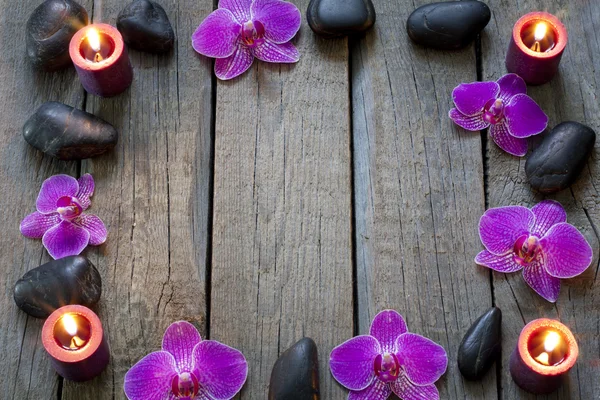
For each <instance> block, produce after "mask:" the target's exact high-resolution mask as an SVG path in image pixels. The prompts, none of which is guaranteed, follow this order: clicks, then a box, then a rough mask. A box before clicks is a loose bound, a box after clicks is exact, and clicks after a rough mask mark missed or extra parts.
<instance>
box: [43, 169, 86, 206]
mask: <svg viewBox="0 0 600 400" xmlns="http://www.w3.org/2000/svg"><path fill="white" fill-rule="evenodd" d="M78 191H79V184H78V183H77V179H75V178H73V177H72V176H69V175H54V176H52V177H50V178H48V179H46V180H45V181H44V183H42V188H41V189H40V194H39V195H38V198H37V201H36V208H37V210H38V211H39V212H41V213H42V214H50V213H53V212H56V208H57V206H56V203H57V202H58V199H60V198H61V197H64V196H75V195H76V194H77V192H78Z"/></svg>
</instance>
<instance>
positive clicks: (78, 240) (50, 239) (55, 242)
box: [42, 221, 90, 260]
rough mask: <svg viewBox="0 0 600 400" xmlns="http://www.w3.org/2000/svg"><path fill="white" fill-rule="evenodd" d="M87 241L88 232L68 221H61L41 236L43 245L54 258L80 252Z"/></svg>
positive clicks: (88, 239)
mask: <svg viewBox="0 0 600 400" xmlns="http://www.w3.org/2000/svg"><path fill="white" fill-rule="evenodd" d="M89 241H90V233H89V232H88V231H87V230H85V229H83V228H81V227H79V226H77V225H75V224H73V223H71V222H69V221H62V222H61V223H60V224H58V225H56V226H55V227H53V228H51V229H49V230H48V231H47V232H46V233H45V234H44V236H43V237H42V243H43V244H44V247H46V250H48V253H49V254H50V256H52V258H54V259H55V260H58V259H59V258H64V257H67V256H76V255H79V254H81V252H82V251H83V249H85V248H86V246H87V245H88V243H89Z"/></svg>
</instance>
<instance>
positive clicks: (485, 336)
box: [458, 307, 502, 380]
mask: <svg viewBox="0 0 600 400" xmlns="http://www.w3.org/2000/svg"><path fill="white" fill-rule="evenodd" d="M501 326H502V312H501V311H500V309H499V308H496V307H492V308H490V309H489V310H488V311H487V312H486V313H485V314H483V315H482V316H481V317H479V318H478V319H477V321H475V322H474V323H473V325H471V327H470V328H469V330H468V331H467V333H466V335H465V337H464V338H463V340H462V342H461V344H460V347H459V348H458V369H459V370H460V373H461V374H462V375H463V376H464V377H465V378H466V379H469V380H479V379H481V378H483V376H484V375H485V373H486V372H487V371H488V370H489V369H490V367H491V366H492V364H494V361H496V358H497V356H498V354H499V352H500V347H501V343H500V329H501Z"/></svg>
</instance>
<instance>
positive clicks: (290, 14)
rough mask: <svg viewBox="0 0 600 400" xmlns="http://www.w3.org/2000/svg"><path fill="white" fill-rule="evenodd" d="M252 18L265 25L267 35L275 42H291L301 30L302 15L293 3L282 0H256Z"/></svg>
mask: <svg viewBox="0 0 600 400" xmlns="http://www.w3.org/2000/svg"><path fill="white" fill-rule="evenodd" d="M251 11H252V19H253V20H255V21H260V22H261V23H262V24H263V26H264V27H265V37H266V38H267V39H269V40H271V41H273V42H274V43H277V44H282V43H286V42H289V41H290V40H291V39H292V38H293V37H294V36H295V35H296V33H298V30H300V25H301V23H302V15H301V14H300V10H298V7H296V6H295V5H294V4H292V3H288V2H287V1H281V0H254V1H253V2H252V7H251Z"/></svg>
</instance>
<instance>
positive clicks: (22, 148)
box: [0, 0, 91, 400]
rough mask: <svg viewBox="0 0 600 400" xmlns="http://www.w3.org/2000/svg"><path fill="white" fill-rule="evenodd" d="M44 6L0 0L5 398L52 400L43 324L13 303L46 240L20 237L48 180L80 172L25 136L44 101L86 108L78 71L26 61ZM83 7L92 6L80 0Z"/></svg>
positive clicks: (1, 361) (1, 383) (54, 382)
mask: <svg viewBox="0 0 600 400" xmlns="http://www.w3.org/2000/svg"><path fill="white" fill-rule="evenodd" d="M39 3H40V2H39V1H34V0H27V1H19V2H16V3H15V2H12V1H8V0H0V7H1V8H2V13H0V37H2V38H3V40H2V41H0V54H2V57H0V80H1V81H2V84H1V85H0V104H2V112H1V113H0V154H1V156H0V191H1V192H2V196H1V197H0V218H1V219H2V221H3V227H4V230H3V234H2V235H1V236H0V245H1V247H2V249H3V250H2V253H1V254H0V264H2V265H3V272H2V274H0V287H2V295H1V296H0V365H1V366H2V367H1V371H2V372H1V373H0V376H2V378H0V393H2V394H1V395H0V397H2V398H3V399H19V400H20V399H46V398H54V397H56V392H57V390H58V387H59V378H58V377H57V375H56V374H55V373H54V371H53V370H52V367H51V366H50V362H49V360H48V358H47V356H46V353H45V351H44V349H43V347H42V344H41V340H40V335H41V329H42V325H43V322H44V321H43V320H38V319H35V318H31V317H28V316H27V315H26V314H25V313H23V312H21V311H20V310H19V309H18V308H17V307H16V306H15V303H14V301H13V298H12V293H13V287H14V284H15V282H16V281H17V279H19V278H20V277H21V276H22V275H23V274H24V273H25V272H27V271H29V270H30V269H32V268H35V267H37V266H39V265H40V264H42V263H45V262H47V261H50V256H49V255H48V253H47V252H46V250H45V249H44V248H43V246H42V243H41V241H39V240H30V239H26V238H24V237H23V236H21V234H20V232H19V223H20V222H21V220H22V219H23V218H24V217H25V216H26V215H27V214H29V213H31V212H33V211H34V210H35V200H36V198H37V195H38V192H39V190H40V187H41V184H42V182H43V181H44V180H45V179H46V178H48V177H50V176H52V175H54V174H57V173H66V174H71V175H75V174H76V172H77V163H76V162H59V161H56V160H54V159H52V158H50V157H45V156H43V155H42V153H40V152H38V151H37V150H34V149H33V148H31V147H30V146H29V145H28V144H27V143H26V142H25V140H24V139H23V136H22V134H21V132H22V128H23V124H24V123H25V121H26V120H27V119H28V118H29V116H30V115H31V114H32V113H33V112H35V110H36V109H37V108H38V107H39V106H40V105H41V104H42V103H44V102H46V101H61V102H64V103H66V104H69V105H71V106H74V107H81V106H82V103H83V90H82V89H81V86H80V85H79V84H78V83H77V82H76V81H75V76H76V74H75V71H74V70H73V69H68V70H66V71H62V72H57V73H43V72H39V71H36V70H34V69H33V68H32V67H31V65H30V64H29V62H28V61H27V60H26V58H25V24H26V21H27V20H28V18H29V15H30V14H31V12H32V11H33V10H34V9H35V8H36V7H37V6H38V5H39ZM81 3H82V4H83V5H84V6H87V5H89V4H91V1H82V2H81Z"/></svg>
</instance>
